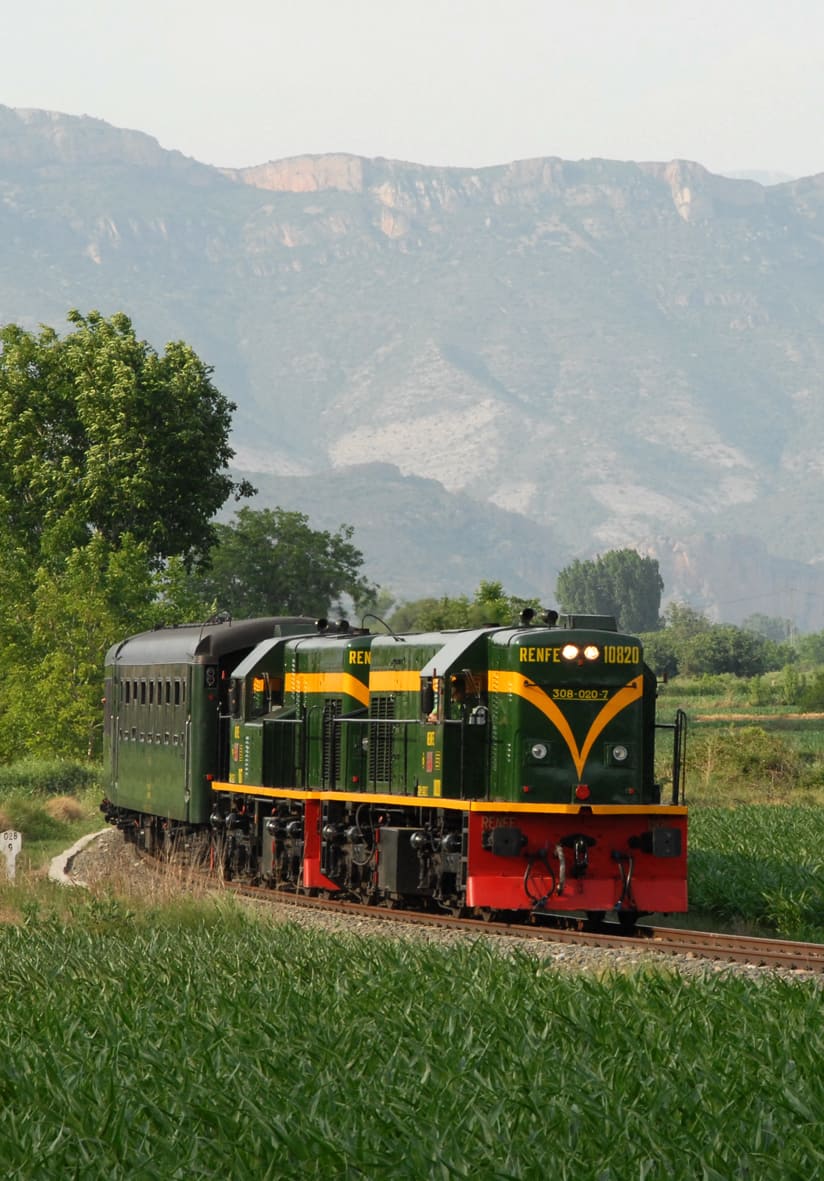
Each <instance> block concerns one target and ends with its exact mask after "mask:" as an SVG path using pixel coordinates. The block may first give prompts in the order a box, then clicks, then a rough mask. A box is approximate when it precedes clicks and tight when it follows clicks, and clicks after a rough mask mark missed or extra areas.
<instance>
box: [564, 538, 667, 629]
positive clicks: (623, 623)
mask: <svg viewBox="0 0 824 1181" xmlns="http://www.w3.org/2000/svg"><path fill="white" fill-rule="evenodd" d="M663 589H664V583H663V580H662V578H661V574H660V572H659V569H658V562H657V560H656V559H655V558H642V557H641V555H640V554H637V553H636V552H635V551H634V550H631V549H622V550H610V551H609V553H606V554H604V555H603V557H597V558H595V559H594V560H592V561H581V560H579V559H576V561H574V562H573V563H572V564H571V565H570V566H567V567H565V568H564V569H563V570H562V571H561V572H560V574H559V575H558V581H557V583H556V587H555V594H556V596H557V599H558V603H559V605H560V607H561V610H562V611H564V612H566V613H567V614H570V615H613V616H614V617H615V618H616V620H618V624H619V626H620V627H622V628H623V629H624V631H628V632H644V631H655V630H656V629H657V628H658V627H660V623H661V621H660V619H659V611H660V608H661V593H662V591H663Z"/></svg>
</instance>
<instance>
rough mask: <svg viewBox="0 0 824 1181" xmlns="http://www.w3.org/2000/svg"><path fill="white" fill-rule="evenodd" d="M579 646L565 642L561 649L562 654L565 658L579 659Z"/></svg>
mask: <svg viewBox="0 0 824 1181" xmlns="http://www.w3.org/2000/svg"><path fill="white" fill-rule="evenodd" d="M578 653H579V648H578V645H577V644H564V646H563V648H562V649H561V655H562V656H563V658H564V660H577V659H578Z"/></svg>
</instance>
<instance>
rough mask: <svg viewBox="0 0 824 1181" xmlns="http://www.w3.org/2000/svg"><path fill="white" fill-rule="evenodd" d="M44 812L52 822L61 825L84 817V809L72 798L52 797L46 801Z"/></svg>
mask: <svg viewBox="0 0 824 1181" xmlns="http://www.w3.org/2000/svg"><path fill="white" fill-rule="evenodd" d="M44 808H45V811H46V812H47V813H48V815H49V816H51V817H52V819H53V820H59V821H60V822H61V824H70V823H71V821H72V820H81V819H82V818H83V817H84V816H85V815H86V809H85V808H84V807H83V805H82V804H81V803H80V801H79V800H78V799H76V798H75V797H74V796H52V797H51V798H50V799H48V800H46V803H45V805H44Z"/></svg>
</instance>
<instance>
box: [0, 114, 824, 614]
mask: <svg viewBox="0 0 824 1181" xmlns="http://www.w3.org/2000/svg"><path fill="white" fill-rule="evenodd" d="M823 214H824V175H822V176H817V177H811V178H807V179H804V180H797V181H793V182H788V183H784V184H771V185H770V186H769V187H765V186H763V185H761V184H758V183H756V182H755V181H753V180H745V179H730V178H727V177H720V176H714V175H712V174H711V173H708V172H707V171H706V170H705V169H703V168H702V167H701V166H700V165H698V164H694V163H689V162H686V161H672V162H669V163H640V164H636V163H627V162H616V161H605V160H591V161H579V162H576V163H572V162H568V161H563V160H558V159H541V160H527V161H519V162H515V163H511V164H502V165H500V166H498V167H495V168H484V169H477V170H474V169H448V168H429V167H425V166H422V165H417V164H408V163H400V162H397V161H390V160H380V159H379V160H364V159H361V158H358V157H353V156H346V155H329V156H322V157H301V158H299V159H294V160H282V161H274V162H269V163H265V164H261V165H260V166H259V167H256V168H250V169H244V170H240V171H238V170H229V169H224V170H220V169H215V168H210V167H207V166H205V165H201V164H199V163H198V162H196V161H194V160H190V159H188V158H186V157H184V156H182V155H181V154H180V153H177V152H166V151H164V150H163V149H161V148H160V147H159V145H158V144H157V143H156V142H155V141H154V140H153V139H151V138H150V137H148V136H145V135H142V134H141V133H140V132H137V131H123V130H119V129H116V128H113V127H110V126H108V125H107V124H105V123H103V122H101V121H99V120H95V119H88V118H83V119H77V118H73V117H69V116H64V115H59V114H53V113H50V112H43V111H22V110H17V111H16V110H12V109H10V108H5V107H0V234H2V241H3V243H4V250H3V252H2V255H0V321H16V322H18V323H22V324H24V325H27V326H29V327H34V326H36V325H37V324H38V323H40V322H45V323H49V324H52V325H54V326H55V327H57V328H58V329H62V328H63V327H64V326H65V313H66V311H67V310H68V308H70V307H79V308H80V309H82V310H88V309H90V308H93V307H94V308H99V309H100V310H101V311H103V312H105V313H110V312H112V311H115V310H120V309H122V310H125V311H126V312H127V313H128V314H129V315H131V317H132V319H133V320H134V322H135V325H136V328H137V331H138V332H139V333H140V334H141V335H143V336H146V337H147V338H148V339H150V340H151V341H152V342H153V343H155V344H156V345H157V346H159V347H160V346H162V345H163V343H165V341H166V340H168V339H172V338H184V339H186V340H187V341H189V342H190V343H191V344H192V345H193V347H194V348H196V349H197V351H198V352H199V353H200V354H201V356H203V358H204V359H205V360H207V361H208V362H210V363H211V364H213V365H214V366H215V371H216V380H217V382H218V384H219V385H220V387H221V389H223V390H224V391H225V392H226V393H227V394H228V395H229V396H230V397H232V398H233V399H234V400H235V401H236V402H237V403H238V408H239V409H238V413H237V415H236V428H235V447H236V451H237V462H238V465H239V466H240V467H242V468H243V469H244V470H245V471H246V472H249V473H253V479H255V481H256V482H257V483H258V485H259V487H260V488H261V495H262V497H265V502H266V503H280V504H283V505H284V507H290V508H302V509H303V511H307V512H310V515H312V517H313V520H314V519H317V520H318V521H319V522H323V523H325V524H326V523H332V524H338V523H340V522H342V521H346V522H350V523H352V524H353V525H354V526H355V527H356V531H357V532H356V540H357V542H358V544H359V545H360V546H361V548H362V549H363V550H364V552H365V553H366V554H367V556H368V559H369V563H370V571H369V572H370V575H371V576H372V577H373V578H375V579H377V580H378V581H381V582H382V583H384V585H386V586H388V587H390V588H391V589H393V590H394V591H396V592H397V593H399V594H401V595H404V596H413V595H421V594H427V593H460V592H464V591H465V592H471V591H472V590H473V589H474V587H475V586H476V585H477V583H478V581H480V578H482V577H491V578H500V579H501V580H502V581H503V582H504V583H505V585H506V586H507V588H509V589H511V590H512V591H518V592H520V593H534V594H537V595H539V596H540V597H541V598H542V599H543V600H544V601H545V602H547V603H550V602H551V601H552V598H553V590H554V580H555V574H556V573H557V570H558V569H559V568H561V567H562V566H563V565H565V564H566V563H567V562H568V561H569V560H570V559H571V557H573V556H583V557H589V556H592V555H593V554H595V553H599V552H604V551H605V550H607V549H610V548H613V547H615V546H621V545H632V546H636V547H637V548H639V549H640V550H641V551H642V552H648V553H655V554H656V555H657V556H659V558H660V560H661V563H662V570H663V571H664V577H665V581H666V593H667V595H668V596H670V597H683V598H687V599H690V601H693V600H694V601H696V602H700V605H701V606H702V608H705V609H708V610H710V611H712V612H714V613H715V614H716V615H718V616H719V617H722V618H726V619H733V620H735V619H740V618H743V617H744V616H746V615H747V614H752V613H753V612H761V613H766V614H783V615H788V614H790V612H789V610H788V609H787V607H786V606H785V605H784V599H783V598H782V596H785V594H786V595H787V596H788V597H787V600H786V601H787V603H789V604H790V606H791V607H792V608H793V613H794V618H795V619H796V622H797V624H798V625H799V626H801V627H816V628H820V627H824V574H822V572H821V571H820V567H819V565H818V563H819V562H820V560H821V558H822V555H824V526H822V523H821V522H822V513H820V512H818V511H817V510H818V509H819V507H821V505H820V502H821V500H822V495H821V491H820V490H821V486H822V485H821V478H820V477H821V469H822V464H823V463H824V461H822V459H821V456H822V455H824V398H822V374H824V330H823V329H822V313H821V309H822V307H824V266H822V263H824V258H823V257H822V251H823V248H822V242H824V233H823V231H824V216H823ZM373 490H376V492H374V491H373ZM676 555H677V557H676ZM710 555H712V557H711V558H710ZM697 565H700V566H702V567H703V568H702V569H698V568H697ZM762 588H763V589H762ZM742 590H743V591H744V592H745V593H743V594H739V593H738V592H739V591H742ZM791 592H792V593H791ZM745 600H746V602H745Z"/></svg>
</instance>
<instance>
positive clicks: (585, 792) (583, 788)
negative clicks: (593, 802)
mask: <svg viewBox="0 0 824 1181" xmlns="http://www.w3.org/2000/svg"><path fill="white" fill-rule="evenodd" d="M575 798H576V800H588V799H589V788H588V786H587V785H586V784H585V783H579V784H578V786H577V787H576V788H575Z"/></svg>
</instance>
